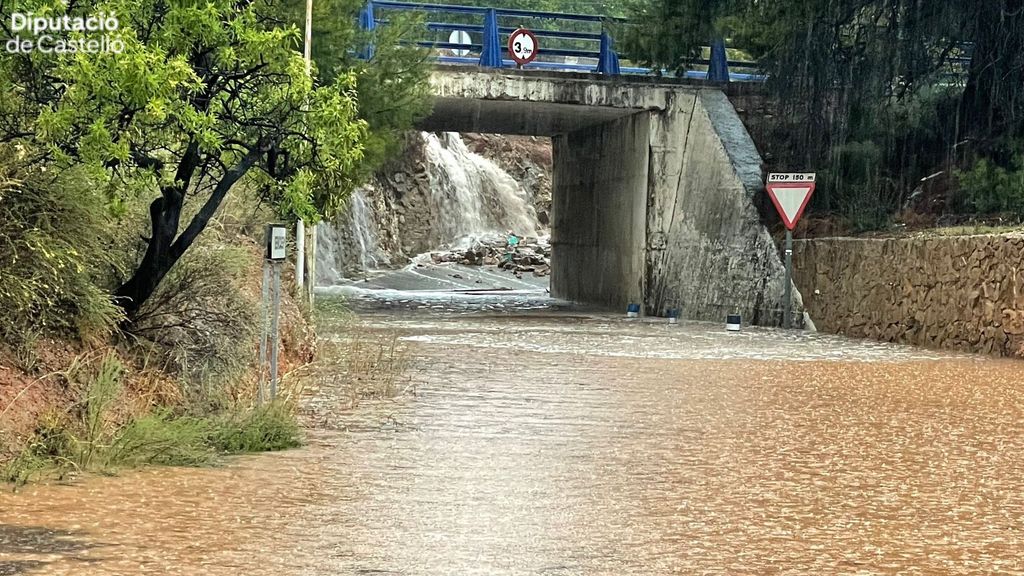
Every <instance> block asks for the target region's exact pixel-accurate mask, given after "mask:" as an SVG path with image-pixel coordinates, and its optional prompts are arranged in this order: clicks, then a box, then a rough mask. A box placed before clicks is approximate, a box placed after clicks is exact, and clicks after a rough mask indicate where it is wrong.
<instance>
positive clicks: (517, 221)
mask: <svg viewBox="0 0 1024 576" xmlns="http://www.w3.org/2000/svg"><path fill="white" fill-rule="evenodd" d="M550 209H551V145H550V141H549V140H548V139H546V138H531V137H505V136H498V135H483V136H482V135H466V136H465V137H461V136H460V135H458V134H451V133H445V134H427V133H419V132H413V133H410V134H409V135H408V137H407V139H406V144H405V148H404V150H403V152H402V153H401V154H399V155H398V156H397V157H396V158H395V159H394V160H393V161H391V162H390V163H389V164H387V165H386V166H384V167H383V168H382V169H381V170H380V171H379V172H378V173H377V174H376V175H375V176H374V177H373V178H372V179H371V181H370V182H368V183H367V184H366V185H365V186H363V187H362V188H360V189H359V190H358V191H356V193H355V194H353V198H352V200H351V201H350V202H349V206H348V208H347V210H346V212H345V213H343V214H341V215H340V216H339V217H338V219H337V220H336V221H335V222H332V223H330V224H325V225H323V226H321V230H320V231H319V232H318V235H319V238H320V246H319V247H318V254H317V257H318V262H320V264H319V267H320V270H321V271H322V273H321V272H318V279H319V281H320V282H321V283H323V284H333V283H336V282H338V281H340V280H341V279H343V278H358V277H360V276H361V275H363V274H365V273H366V272H367V271H369V270H373V269H381V268H388V267H395V266H402V265H404V264H406V263H408V261H409V259H410V258H411V257H413V256H415V255H417V254H423V253H425V252H428V251H430V250H433V249H436V248H438V247H439V246H445V245H448V244H454V243H456V242H458V241H459V240H460V239H464V238H475V237H480V236H483V235H486V234H493V233H496V232H504V231H506V230H510V229H511V230H514V231H515V232H516V233H518V234H524V235H534V236H537V235H541V234H544V233H545V232H546V229H547V228H548V222H549V213H550ZM502 242H503V241H502Z"/></svg>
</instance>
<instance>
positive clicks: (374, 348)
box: [296, 329, 416, 424]
mask: <svg viewBox="0 0 1024 576" xmlns="http://www.w3.org/2000/svg"><path fill="white" fill-rule="evenodd" d="M410 368H411V360H410V357H409V353H408V350H407V349H406V347H405V346H404V345H403V343H402V341H401V340H400V339H399V337H398V334H397V333H394V332H377V331H370V330H365V329H355V330H353V329H349V330H347V331H346V332H345V336H344V337H343V338H337V339H334V340H328V341H325V342H324V343H322V344H321V353H320V359H319V360H318V361H317V362H315V363H314V364H311V365H310V366H308V367H305V368H304V369H303V370H302V371H301V372H302V374H301V375H296V376H299V377H300V379H302V380H304V381H305V382H307V383H308V390H307V391H306V392H307V393H306V398H307V400H306V402H304V406H305V412H306V415H307V417H310V418H312V420H313V421H314V423H317V424H325V423H327V422H328V421H330V420H333V419H334V418H336V417H339V413H340V412H344V411H348V410H351V409H352V408H354V407H356V406H357V405H358V404H359V403H360V402H363V401H386V400H398V399H400V398H403V397H408V396H415V395H416V383H415V381H414V380H413V378H412V375H411V374H410Z"/></svg>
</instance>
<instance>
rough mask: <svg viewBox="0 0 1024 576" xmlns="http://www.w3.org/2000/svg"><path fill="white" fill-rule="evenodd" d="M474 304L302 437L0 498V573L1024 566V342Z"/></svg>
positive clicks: (325, 403)
mask: <svg viewBox="0 0 1024 576" xmlns="http://www.w3.org/2000/svg"><path fill="white" fill-rule="evenodd" d="M462 304H465V303H464V302H462V301H460V303H459V305H458V306H456V308H455V309H454V310H449V311H448V313H445V311H443V310H442V311H440V312H439V311H437V310H432V309H430V306H427V307H426V309H418V310H417V309H409V308H400V309H398V310H390V311H389V310H385V309H381V307H380V306H376V307H368V309H367V310H365V312H364V314H363V315H362V317H361V320H360V321H359V323H360V328H359V330H358V333H359V334H362V335H364V336H365V335H370V336H382V335H386V334H392V333H393V334H396V335H397V337H398V338H399V340H398V348H399V350H400V353H401V354H402V355H403V357H404V358H405V359H406V361H407V363H408V365H409V370H408V372H407V373H406V374H405V375H404V376H402V377H401V384H402V385H401V386H400V388H401V389H402V391H403V392H404V393H402V394H401V395H399V396H397V397H395V398H390V399H373V398H366V399H362V400H360V401H359V402H357V403H355V405H354V406H353V405H352V404H353V403H352V402H351V397H350V396H349V395H348V394H347V393H346V392H344V391H343V390H342V388H343V386H341V385H340V384H339V385H337V386H332V385H330V380H328V381H326V382H327V384H325V385H322V386H319V387H313V388H311V389H310V390H309V394H308V396H307V398H306V402H305V413H306V417H307V419H308V421H309V423H310V427H309V431H308V440H309V445H308V446H307V447H305V448H303V449H300V450H294V451H289V452H285V453H279V454H266V455H257V456H251V457H244V458H240V459H235V460H231V461H230V462H229V464H228V465H226V466H224V467H220V468H214V469H201V470H195V469H150V470H145V471H141V472H132V473H125V474H123V475H120V476H118V477H113V478H90V479H86V480H82V481H78V482H76V483H74V484H72V485H34V486H30V487H28V488H26V489H23V490H22V491H20V492H18V493H15V494H10V493H7V494H3V495H0V574H3V575H10V574H75V575H91V574H190V575H191V574H224V575H228V574H248V575H289V574H296V575H298V574H302V575H328V574H330V575H334V574H363V575H368V574H373V575H385V574H387V575H390V574H409V575H420V574H422V575H441V574H456V575H473V574H481V575H504V574H530V575H582V574H588V575H589V574H608V575H622V574H1024V559H1022V551H1024V429H1022V428H1024V413H1022V412H1024V388H1022V384H1021V382H1024V363H1020V362H1012V361H1003V360H993V359H988V358H980V357H973V356H960V355H947V354H941V353H934V352H927V351H922V350H919V349H914V348H903V347H895V346H888V345H882V344H874V343H867V342H855V341H849V340H843V339H839V338H831V337H825V336H820V335H811V334H798V333H791V334H783V333H781V332H778V331H771V330H753V329H751V330H745V331H744V332H742V333H739V334H730V333H726V332H725V331H724V330H723V329H722V328H723V327H721V326H718V325H700V324H680V325H676V326H669V325H667V324H664V323H661V322H653V321H627V320H626V319H623V318H618V317H612V316H607V315H592V314H586V313H582V312H579V311H572V310H563V309H555V310H550V309H549V310H540V311H536V310H534V311H523V310H520V311H518V312H515V313H506V312H508V311H507V310H506V311H505V312H502V313H494V312H490V313H486V314H466V313H465V309H464V307H463V306H462ZM529 308H532V306H529ZM350 332H351V331H349V332H345V333H339V334H337V335H336V338H337V339H338V340H344V339H346V338H352V337H353V335H352V333H354V332H352V333H350Z"/></svg>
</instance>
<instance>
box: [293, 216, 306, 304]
mask: <svg viewBox="0 0 1024 576" xmlns="http://www.w3.org/2000/svg"><path fill="white" fill-rule="evenodd" d="M295 285H296V287H297V288H298V289H299V298H300V299H304V297H305V294H306V288H305V286H306V223H305V222H303V221H302V218H299V220H298V221H297V222H295Z"/></svg>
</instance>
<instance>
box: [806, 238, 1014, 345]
mask: <svg viewBox="0 0 1024 576" xmlns="http://www.w3.org/2000/svg"><path fill="white" fill-rule="evenodd" d="M794 270H795V274H794V278H795V280H796V285H797V286H798V287H799V288H800V289H801V290H802V291H803V296H804V304H805V305H806V307H807V311H808V313H809V314H810V317H811V319H812V320H813V321H814V323H815V325H816V326H817V328H818V329H819V330H821V331H825V332H832V333H837V334H846V335H849V336H856V337H866V338H873V339H878V340H884V341H888V342H900V343H906V344H916V345H921V346H929V347H936V348H947V349H952V350H961V351H971V352H982V353H990V354H998V355H1003V356H1020V357H1024V236H1021V235H999V236H960V237H927V238H926V237H917V238H899V239H893V238H891V239H816V240H806V241H798V242H796V245H795V250H794Z"/></svg>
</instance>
